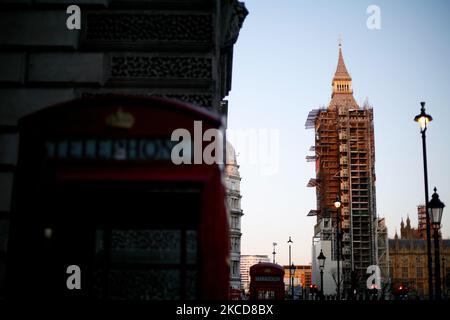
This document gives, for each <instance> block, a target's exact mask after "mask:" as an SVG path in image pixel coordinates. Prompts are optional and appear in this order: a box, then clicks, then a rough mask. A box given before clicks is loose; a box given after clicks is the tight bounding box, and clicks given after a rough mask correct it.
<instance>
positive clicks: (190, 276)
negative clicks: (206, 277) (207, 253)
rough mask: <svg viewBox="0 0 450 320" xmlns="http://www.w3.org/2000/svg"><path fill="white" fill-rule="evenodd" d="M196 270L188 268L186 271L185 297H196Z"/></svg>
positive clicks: (191, 298)
mask: <svg viewBox="0 0 450 320" xmlns="http://www.w3.org/2000/svg"><path fill="white" fill-rule="evenodd" d="M197 277H198V275H197V271H195V270H190V271H187V272H186V299H187V300H194V299H197V298H198V297H197Z"/></svg>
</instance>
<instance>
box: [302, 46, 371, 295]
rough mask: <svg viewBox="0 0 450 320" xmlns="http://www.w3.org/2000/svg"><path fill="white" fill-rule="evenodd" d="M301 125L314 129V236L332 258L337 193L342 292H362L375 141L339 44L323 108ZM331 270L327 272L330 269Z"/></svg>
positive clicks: (368, 114) (368, 242) (368, 250)
mask: <svg viewBox="0 0 450 320" xmlns="http://www.w3.org/2000/svg"><path fill="white" fill-rule="evenodd" d="M305 126H306V128H307V129H314V130H315V145H314V146H313V147H312V148H311V150H313V151H315V154H314V155H312V156H307V160H308V161H311V162H312V161H314V162H315V165H316V166H315V169H316V177H315V178H313V179H311V180H310V181H309V183H308V186H309V187H316V195H317V209H315V210H311V211H310V214H309V215H310V216H311V215H316V217H317V225H316V226H315V229H314V237H315V238H316V239H318V240H319V243H321V246H323V245H324V243H325V242H328V243H329V245H330V247H331V249H330V250H331V255H332V257H331V260H332V261H333V262H334V263H335V261H336V259H337V252H336V241H337V239H336V226H337V221H336V208H335V207H334V202H335V200H336V198H337V197H339V199H340V200H341V202H342V205H341V209H340V213H341V219H340V229H341V242H340V243H341V246H340V247H341V259H340V260H341V274H342V277H341V279H343V280H341V281H343V286H341V288H342V289H343V290H344V291H343V294H344V295H346V294H349V293H350V292H354V290H356V291H357V292H361V293H362V292H364V290H365V288H366V279H367V275H366V269H367V267H368V266H370V265H374V264H377V259H378V258H377V241H376V228H377V214H376V197H375V144H374V129H373V109H372V108H371V107H370V106H369V105H368V104H365V105H364V106H362V107H360V106H359V105H358V104H357V103H356V101H355V99H354V97H353V88H352V78H351V76H350V74H349V73H348V71H347V68H346V66H345V63H344V58H343V54H342V49H341V46H340V45H339V57H338V65H337V69H336V73H335V75H334V77H333V81H332V95H331V101H330V103H329V105H328V107H327V108H320V109H315V110H312V111H311V112H310V113H309V115H308V118H307V121H306V124H305ZM331 272H333V271H331Z"/></svg>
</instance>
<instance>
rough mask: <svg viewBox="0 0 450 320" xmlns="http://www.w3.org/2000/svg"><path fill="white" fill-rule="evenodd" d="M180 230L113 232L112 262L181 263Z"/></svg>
mask: <svg viewBox="0 0 450 320" xmlns="http://www.w3.org/2000/svg"><path fill="white" fill-rule="evenodd" d="M180 241H181V231H180V230H112V233H111V262H113V263H116V262H125V263H132V262H138V263H153V264H179V263H180V257H181V254H180V252H181V251H180V250H181V248H180Z"/></svg>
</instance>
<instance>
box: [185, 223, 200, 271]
mask: <svg viewBox="0 0 450 320" xmlns="http://www.w3.org/2000/svg"><path fill="white" fill-rule="evenodd" d="M186 263H187V264H195V263H197V231H195V230H187V231H186Z"/></svg>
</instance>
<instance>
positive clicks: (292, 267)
mask: <svg viewBox="0 0 450 320" xmlns="http://www.w3.org/2000/svg"><path fill="white" fill-rule="evenodd" d="M289 274H290V275H291V296H292V300H294V275H295V265H294V262H292V264H291V265H290V267H289Z"/></svg>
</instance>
